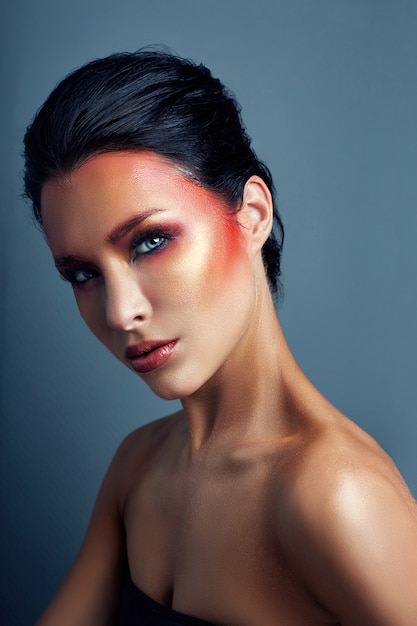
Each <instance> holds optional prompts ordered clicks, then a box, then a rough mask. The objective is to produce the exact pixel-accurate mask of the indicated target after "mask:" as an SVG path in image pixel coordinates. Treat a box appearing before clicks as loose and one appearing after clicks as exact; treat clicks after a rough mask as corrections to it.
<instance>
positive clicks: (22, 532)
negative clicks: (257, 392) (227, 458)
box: [0, 0, 417, 626]
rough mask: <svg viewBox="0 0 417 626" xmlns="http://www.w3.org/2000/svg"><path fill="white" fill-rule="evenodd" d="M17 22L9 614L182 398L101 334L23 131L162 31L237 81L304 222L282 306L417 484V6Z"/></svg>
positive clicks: (99, 9) (363, 4) (6, 573)
mask: <svg viewBox="0 0 417 626" xmlns="http://www.w3.org/2000/svg"><path fill="white" fill-rule="evenodd" d="M7 5H8V6H6V3H4V4H3V8H2V13H3V16H2V19H1V28H2V31H3V32H2V33H1V39H0V41H1V46H2V51H1V52H2V54H1V63H2V68H1V70H2V81H1V84H2V94H3V95H2V98H1V103H0V104H1V108H2V111H1V113H2V115H1V120H2V140H1V142H0V149H1V164H2V167H1V172H0V173H1V178H2V181H1V185H0V193H1V242H2V244H1V247H0V255H1V262H2V266H1V279H0V280H1V294H2V304H3V306H2V309H1V320H0V329H1V347H0V355H1V367H2V382H1V385H2V386H1V392H2V395H1V403H2V421H1V451H0V452H1V456H0V459H1V464H2V482H1V490H2V491H1V502H2V518H1V520H2V528H1V538H2V543H3V556H2V558H1V567H2V577H3V580H2V583H1V586H0V593H1V596H2V597H1V607H0V611H1V612H0V616H1V619H0V622H1V624H5V625H7V626H14V625H19V626H22V625H25V624H31V623H33V621H34V619H35V616H37V615H38V614H39V612H40V611H41V609H42V607H43V606H44V605H45V603H46V602H47V601H48V599H49V597H50V595H51V594H52V593H53V591H54V590H55V588H56V586H57V585H58V583H59V581H60V580H61V578H62V576H63V575H64V573H65V571H66V570H67V568H68V566H69V564H70V563H71V561H72V559H73V557H74V554H75V552H76V550H77V547H78V546H79V543H80V541H81V538H82V536H83V532H84V530H85V527H86V524H87V521H88V518H89V514H90V510H91V507H92V504H93V501H94V497H95V494H96V491H97V488H98V486H99V483H100V480H101V477H102V475H103V472H104V471H105V469H106V467H107V465H108V463H109V461H110V459H111V456H112V454H113V452H114V450H115V448H116V446H117V444H118V442H119V441H120V440H121V439H122V438H123V437H124V436H125V435H126V434H127V433H128V432H129V431H130V430H132V429H133V428H135V427H136V426H138V425H140V424H141V423H143V422H144V421H148V420H150V419H152V418H154V417H156V416H159V415H162V414H165V413H168V412H170V411H172V410H173V409H174V408H175V403H174V404H169V403H164V402H162V401H159V400H157V399H155V398H154V397H153V396H152V394H151V393H150V392H149V391H148V390H147V389H146V388H145V386H144V385H143V384H142V383H141V382H140V381H139V380H138V378H137V377H135V376H134V375H132V374H130V373H129V372H128V371H127V370H126V369H124V368H123V366H122V365H121V364H119V363H118V362H116V360H115V359H114V358H113V357H112V356H111V355H110V354H108V353H107V352H106V351H105V349H104V348H102V347H101V346H100V345H99V344H98V342H96V340H95V339H94V338H93V337H90V336H89V334H88V332H87V330H86V329H85V328H84V327H83V325H82V322H81V321H80V320H79V319H78V314H77V311H76V307H75V304H74V303H73V298H72V293H71V290H70V289H69V288H68V287H67V286H66V285H64V283H62V282H61V281H60V280H59V279H58V277H57V275H56V273H55V270H54V269H53V267H52V264H51V262H50V257H49V252H48V250H47V248H46V246H45V244H44V242H43V240H42V236H41V235H40V234H39V233H37V232H36V231H35V229H34V228H33V226H32V224H31V222H30V219H29V217H28V209H27V207H26V206H25V203H24V202H23V201H22V200H21V199H20V198H19V194H20V192H21V180H20V176H21V174H20V172H21V165H22V164H21V159H20V152H21V138H22V135H23V133H24V129H25V126H26V125H27V124H28V123H29V121H30V119H31V117H32V115H33V114H34V112H35V110H36V109H37V107H38V106H39V105H40V104H41V103H42V102H43V100H44V99H45V98H46V96H47V95H48V93H49V91H50V90H51V89H52V87H53V86H54V84H55V83H56V82H57V80H58V79H60V78H62V77H63V76H64V75H65V74H66V73H67V72H68V71H70V70H71V69H73V68H74V67H76V66H78V65H80V64H82V63H84V62H85V61H87V60H90V59H92V58H95V57H98V56H103V55H106V54H109V53H111V52H115V51H119V50H134V49H136V48H137V47H139V46H141V45H146V44H154V43H162V44H166V45H168V46H170V47H171V48H173V49H174V50H175V51H177V52H178V53H180V54H182V55H184V56H189V57H191V58H193V59H195V60H197V61H202V62H204V63H205V64H207V65H208V66H209V67H210V68H211V69H212V70H213V72H214V73H215V74H216V75H218V76H219V77H220V78H221V79H222V80H223V81H224V82H225V83H226V84H227V85H229V86H230V87H231V88H232V89H233V90H234V91H235V93H236V94H237V97H238V99H239V101H240V102H241V104H242V107H243V116H244V119H245V121H246V124H247V126H248V128H249V132H250V134H251V135H252V136H253V138H254V145H255V148H256V149H257V151H258V153H259V155H260V156H261V157H262V158H263V159H264V160H266V162H267V163H268V164H269V166H270V168H271V169H272V171H273V174H274V176H275V180H276V184H277V187H278V192H279V202H280V207H281V212H282V215H283V219H284V223H285V225H286V234H287V238H286V245H285V254H284V282H285V292H286V295H285V300H284V302H283V304H282V305H281V307H280V317H281V320H282V323H283V326H284V329H285V331H286V334H287V338H288V340H289V343H290V345H291V347H292V349H293V351H294V353H295V355H296V357H297V358H298V360H299V362H300V363H301V365H302V367H303V368H304V370H305V371H306V373H307V374H308V376H309V377H310V378H311V379H312V380H313V382H314V383H315V384H316V385H317V386H318V387H319V388H320V389H321V390H322V391H323V393H324V394H325V395H327V396H328V397H329V398H330V399H331V400H332V401H333V402H334V403H335V404H336V405H337V406H338V407H339V408H340V409H341V410H343V411H344V412H345V413H346V414H347V415H349V416H350V417H351V418H353V419H354V420H355V421H357V422H358V423H359V424H360V425H361V426H362V427H364V428H365V429H366V430H368V431H369V432H370V433H371V434H372V435H373V436H374V437H375V438H376V439H377V440H378V441H379V442H380V443H381V444H382V445H383V446H384V447H385V448H386V450H387V451H388V452H389V453H390V454H391V455H392V456H393V458H394V459H395V461H396V462H397V464H398V465H399V467H400V469H401V471H402V472H403V474H404V475H405V477H406V480H407V481H408V483H409V485H410V487H411V489H412V491H413V493H414V494H415V495H416V494H417V463H416V456H415V442H416V439H417V424H416V420H415V415H416V409H415V389H416V363H417V356H416V355H417V331H416V321H417V281H416V262H417V246H416V235H417V211H416V203H417V185H416V171H415V170H416V163H417V160H416V156H417V154H416V151H417V131H416V112H417V86H416V78H417V76H416V63H417V36H416V33H417V3H416V2H415V1H414V0H410V1H406V0H391V1H389V0H275V1H272V0H271V1H266V0H256V1H253V2H246V1H244V0H229V1H228V0H210V1H205V2H201V1H198V0H194V1H192V0H171V1H169V0H159V1H157V2H156V1H154V2H152V1H151V0H146V2H145V1H142V0H118V1H116V0H71V2H62V1H59V0H58V1H57V0H36V1H35V0H32V1H31V0H14V2H11V1H9V2H8V3H7Z"/></svg>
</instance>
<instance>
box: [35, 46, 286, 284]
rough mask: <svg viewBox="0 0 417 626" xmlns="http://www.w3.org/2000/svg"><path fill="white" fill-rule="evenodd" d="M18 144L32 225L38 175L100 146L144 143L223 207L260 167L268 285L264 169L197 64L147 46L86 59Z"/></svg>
mask: <svg viewBox="0 0 417 626" xmlns="http://www.w3.org/2000/svg"><path fill="white" fill-rule="evenodd" d="M24 148H25V150H24V156H25V178H24V180H25V195H26V197H28V198H29V199H30V200H31V202H32V207H33V214H34V217H35V219H36V221H37V222H38V223H39V224H42V218H41V205H40V197H41V190H42V186H43V184H44V183H45V182H46V181H47V180H50V179H54V178H58V177H60V176H62V175H65V174H68V173H70V172H71V171H73V170H75V169H76V168H78V167H80V166H81V165H82V164H83V163H85V162H86V161H87V160H88V159H90V158H91V157H93V156H95V155H98V154H102V153H104V152H112V151H122V150H129V151H135V150H137V151H143V150H150V151H154V152H156V153H158V154H160V155H161V156H164V157H166V158H168V159H171V160H172V161H174V162H175V163H177V164H179V165H181V166H182V168H183V169H185V170H186V171H187V172H188V173H189V174H190V175H191V176H192V177H193V178H194V180H195V181H196V182H197V183H198V184H199V185H201V186H202V187H205V188H207V189H208V190H210V191H213V192H215V193H217V194H219V195H220V196H222V197H223V198H224V199H225V200H226V201H227V203H228V205H229V206H230V208H231V211H237V210H238V208H239V205H240V203H241V201H242V198H243V190H244V186H245V183H246V181H247V180H248V178H249V177H250V176H252V175H258V176H260V177H261V178H262V179H263V180H264V181H265V183H266V184H267V186H268V187H269V189H270V191H271V193H272V197H273V199H274V218H275V219H274V229H273V232H272V233H271V235H270V237H269V238H268V240H267V241H266V242H265V244H264V247H263V249H262V255H263V260H264V265H265V268H266V273H267V277H268V280H269V283H270V286H271V289H272V291H273V292H275V293H276V292H277V291H278V288H279V286H280V285H279V280H278V278H279V275H280V259H281V249H282V244H283V239H284V231H283V226H282V222H281V219H280V216H279V213H278V210H277V208H276V205H275V191H274V185H273V182H272V177H271V173H270V171H269V170H268V168H267V167H266V166H265V165H264V164H263V163H262V162H261V161H260V160H259V159H258V157H257V156H256V154H255V153H254V151H253V150H252V148H251V142H250V138H249V136H248V134H247V132H246V130H245V127H244V125H243V123H242V119H241V116H240V107H239V105H238V103H237V102H236V100H235V98H234V97H233V95H232V94H231V93H230V92H229V91H228V90H227V89H226V88H225V87H224V85H222V83H221V82H220V81H219V80H218V79H217V78H214V77H213V76H212V74H211V73H210V71H209V70H208V69H207V68H206V67H204V66H203V65H196V64H195V63H193V62H191V61H189V60H186V59H183V58H180V57H178V56H176V55H174V54H171V53H170V52H167V51H165V50H149V49H147V50H139V51H137V52H134V53H128V52H125V53H120V54H113V55H111V56H108V57H106V58H104V59H98V60H95V61H92V62H90V63H88V64H87V65H85V66H83V67H81V68H79V69H77V70H75V71H74V72H72V73H71V74H69V75H68V76H67V77H66V78H65V79H64V80H63V81H62V82H61V83H59V84H58V86H57V87H56V88H55V89H54V91H53V92H52V93H51V94H50V96H49V97H48V99H47V100H46V102H45V103H44V105H43V106H42V107H41V108H40V110H39V111H38V113H37V114H36V116H35V118H34V120H33V122H32V124H31V125H30V126H29V127H28V129H27V131H26V134H25V139H24Z"/></svg>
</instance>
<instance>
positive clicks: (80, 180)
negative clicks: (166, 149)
mask: <svg viewBox="0 0 417 626" xmlns="http://www.w3.org/2000/svg"><path fill="white" fill-rule="evenodd" d="M181 209H182V210H183V211H184V214H185V211H186V212H187V213H186V215H187V216H188V217H190V218H191V217H192V216H193V213H195V211H200V212H201V211H207V210H210V213H216V212H217V211H220V210H221V211H222V212H223V213H224V210H225V203H224V201H222V200H221V199H219V197H218V196H215V195H214V194H213V193H211V192H209V191H207V190H206V189H203V188H202V187H200V186H199V185H197V184H196V182H195V181H193V180H192V179H191V178H190V176H187V174H186V173H185V172H184V170H182V169H181V167H180V166H178V165H176V164H175V163H172V162H170V161H168V160H166V159H164V158H163V157H161V156H159V155H157V154H155V153H152V152H109V153H106V154H101V155H98V156H95V157H92V158H91V159H90V160H89V161H87V162H86V163H84V164H83V165H82V166H81V167H80V168H79V169H77V170H76V171H74V172H71V173H70V174H67V175H65V176H62V177H60V178H58V179H53V180H50V181H47V182H46V183H45V184H44V186H43V189H42V196H41V215H42V223H43V226H44V230H45V234H46V237H47V239H48V241H49V243H50V245H51V248H54V246H55V245H58V244H59V246H63V247H66V246H67V245H72V244H73V242H74V241H77V240H79V239H80V238H81V239H83V240H86V239H87V238H88V237H94V236H97V235H98V231H100V232H101V233H104V232H106V231H110V230H112V229H113V228H114V226H115V225H116V224H117V222H119V221H121V220H124V219H128V218H130V217H132V216H134V215H137V214H140V213H141V212H142V211H152V210H163V211H171V212H172V211H174V210H175V211H176V212H177V213H178V211H180V210H181ZM216 209H217V211H216Z"/></svg>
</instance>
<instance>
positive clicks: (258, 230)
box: [237, 176, 274, 252]
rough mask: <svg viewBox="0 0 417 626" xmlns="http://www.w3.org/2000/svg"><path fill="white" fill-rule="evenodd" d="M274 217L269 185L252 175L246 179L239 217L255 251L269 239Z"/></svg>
mask: <svg viewBox="0 0 417 626" xmlns="http://www.w3.org/2000/svg"><path fill="white" fill-rule="evenodd" d="M273 218H274V215H273V203H272V196H271V192H270V191H269V189H268V185H267V184H266V183H265V181H263V180H262V178H260V177H259V176H251V177H250V178H249V179H248V180H247V181H246V185H245V189H244V191H243V200H242V204H241V207H240V210H239V212H238V214H237V219H238V222H239V224H240V226H241V227H242V228H243V229H244V233H245V234H244V236H245V237H246V238H247V239H248V240H249V241H250V243H251V247H252V251H253V252H258V251H259V250H261V248H262V246H263V245H264V243H265V241H266V240H267V239H268V237H269V235H270V232H271V229H272V223H273Z"/></svg>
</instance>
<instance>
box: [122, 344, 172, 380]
mask: <svg viewBox="0 0 417 626" xmlns="http://www.w3.org/2000/svg"><path fill="white" fill-rule="evenodd" d="M176 344H177V339H174V340H172V341H168V342H164V343H161V342H149V343H144V344H139V345H138V346H132V347H130V348H128V349H127V350H126V356H127V358H128V359H129V360H130V362H131V364H132V368H133V369H134V370H135V372H138V374H147V373H148V372H152V371H153V370H155V369H157V368H158V367H161V366H162V365H164V364H165V363H166V362H167V361H168V359H169V358H170V356H171V354H172V352H173V350H174V348H175V346H176Z"/></svg>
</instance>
